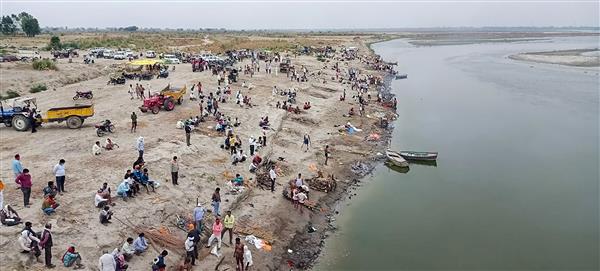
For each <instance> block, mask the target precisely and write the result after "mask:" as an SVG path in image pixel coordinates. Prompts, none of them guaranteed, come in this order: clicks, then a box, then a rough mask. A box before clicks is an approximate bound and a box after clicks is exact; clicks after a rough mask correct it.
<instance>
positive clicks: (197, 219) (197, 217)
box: [194, 203, 204, 232]
mask: <svg viewBox="0 0 600 271" xmlns="http://www.w3.org/2000/svg"><path fill="white" fill-rule="evenodd" d="M196 205H197V206H196V208H194V223H195V224H196V230H198V231H200V232H202V218H203V217H204V208H202V204H201V203H197V204H196Z"/></svg>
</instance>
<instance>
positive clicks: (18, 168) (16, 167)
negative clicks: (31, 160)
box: [12, 153, 23, 178]
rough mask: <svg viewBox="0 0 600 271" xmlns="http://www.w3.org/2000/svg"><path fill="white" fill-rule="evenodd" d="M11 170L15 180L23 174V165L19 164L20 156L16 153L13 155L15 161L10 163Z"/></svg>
mask: <svg viewBox="0 0 600 271" xmlns="http://www.w3.org/2000/svg"><path fill="white" fill-rule="evenodd" d="M12 170H13V173H14V174H15V178H17V177H18V176H19V175H20V174H21V173H23V164H21V155H19V154H18V153H17V154H15V160H13V161H12Z"/></svg>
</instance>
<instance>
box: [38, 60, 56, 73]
mask: <svg viewBox="0 0 600 271" xmlns="http://www.w3.org/2000/svg"><path fill="white" fill-rule="evenodd" d="M32 65H33V69H34V70H38V71H43V70H58V68H57V67H56V64H54V61H52V60H50V59H42V60H34V61H33V63H32Z"/></svg>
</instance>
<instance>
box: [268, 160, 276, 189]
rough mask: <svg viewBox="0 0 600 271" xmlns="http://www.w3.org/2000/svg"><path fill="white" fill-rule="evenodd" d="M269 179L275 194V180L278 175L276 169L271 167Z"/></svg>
mask: <svg viewBox="0 0 600 271" xmlns="http://www.w3.org/2000/svg"><path fill="white" fill-rule="evenodd" d="M269 177H271V192H275V180H276V179H277V173H276V172H275V167H274V166H273V167H271V170H269Z"/></svg>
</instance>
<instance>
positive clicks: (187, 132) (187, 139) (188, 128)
mask: <svg viewBox="0 0 600 271" xmlns="http://www.w3.org/2000/svg"><path fill="white" fill-rule="evenodd" d="M183 128H184V130H185V143H186V144H187V145H188V146H190V145H192V144H190V137H191V135H192V127H191V126H190V125H189V124H186V125H185V126H184V127H183Z"/></svg>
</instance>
